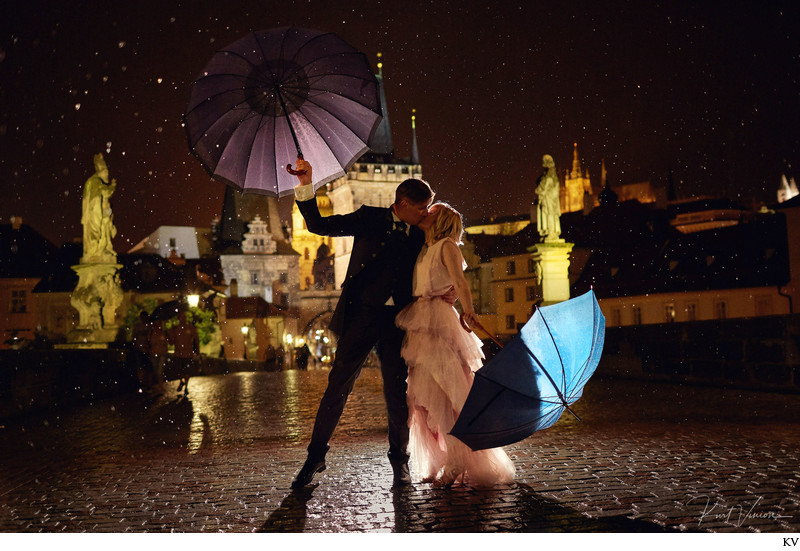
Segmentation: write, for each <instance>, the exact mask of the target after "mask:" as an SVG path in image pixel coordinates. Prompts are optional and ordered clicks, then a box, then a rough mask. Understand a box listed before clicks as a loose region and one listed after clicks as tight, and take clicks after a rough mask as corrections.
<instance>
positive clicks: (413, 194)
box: [394, 178, 436, 203]
mask: <svg viewBox="0 0 800 551" xmlns="http://www.w3.org/2000/svg"><path fill="white" fill-rule="evenodd" d="M434 195H436V194H435V193H434V192H433V190H432V189H431V186H430V185H429V184H428V182H426V181H425V180H418V179H416V178H409V179H407V180H404V181H403V182H402V183H401V184H400V185H399V186H397V190H395V192H394V202H395V203H400V201H402V200H403V199H405V200H407V201H408V202H409V203H428V202H430V201H431V200H432V199H433V196H434Z"/></svg>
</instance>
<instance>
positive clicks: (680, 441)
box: [0, 369, 800, 533]
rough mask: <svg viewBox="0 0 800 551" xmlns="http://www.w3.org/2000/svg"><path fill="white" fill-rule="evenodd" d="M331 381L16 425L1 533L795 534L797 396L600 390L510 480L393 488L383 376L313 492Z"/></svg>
mask: <svg viewBox="0 0 800 551" xmlns="http://www.w3.org/2000/svg"><path fill="white" fill-rule="evenodd" d="M326 379H327V371H314V370H312V371H285V372H280V373H265V372H259V373H238V374H232V375H227V376H214V377H197V378H193V379H192V380H191V382H190V393H189V396H188V397H187V398H182V397H181V398H178V397H177V394H176V393H175V391H174V389H175V387H176V383H174V382H173V383H172V384H171V386H170V392H169V394H168V395H165V396H163V397H160V398H147V397H146V396H143V395H126V396H122V397H119V398H116V399H112V400H108V401H103V402H101V403H97V404H94V405H92V406H85V407H80V408H74V409H70V410H62V411H58V412H53V413H49V414H38V415H29V416H27V417H24V418H18V419H14V420H6V421H5V422H4V423H2V428H1V429H0V449H2V454H1V457H2V458H1V459H0V531H4V532H84V531H87V532H144V531H147V532H169V531H177V532H208V531H214V532H216V531H225V532H489V531H495V532H626V533H630V532H634V533H636V532H661V531H663V532H677V531H703V532H705V531H710V532H784V533H785V532H798V531H800V396H798V395H787V394H777V393H764V392H746V391H739V390H721V389H715V388H704V387H687V386H679V385H673V384H665V383H642V382H634V381H621V380H612V379H601V378H595V379H593V380H592V381H590V383H589V385H588V386H587V389H586V391H585V393H584V397H583V398H582V399H581V400H580V401H579V402H578V403H577V404H576V405H575V407H574V409H575V411H576V413H578V415H580V416H581V417H582V418H583V422H577V421H575V420H574V419H573V418H571V416H564V417H562V419H561V420H560V421H559V422H558V423H557V424H556V425H555V426H554V427H552V428H550V429H548V430H546V431H543V432H541V433H539V434H536V435H534V436H533V437H530V438H528V439H526V440H524V441H523V442H521V443H518V444H515V445H513V446H508V447H507V448H506V449H507V450H508V452H509V454H510V455H511V457H512V458H513V460H514V462H515V464H516V466H517V480H516V481H515V483H514V484H512V485H509V486H504V487H498V488H495V489H492V490H482V491H478V490H474V489H469V488H463V487H458V486H457V487H454V488H452V489H440V488H434V487H432V486H431V485H430V484H423V483H415V484H414V485H412V486H411V487H407V488H404V489H400V490H392V488H391V468H390V466H389V462H388V459H387V458H386V455H385V454H386V448H387V443H386V430H385V426H386V417H385V413H384V405H383V398H382V394H381V381H380V376H379V372H378V370H377V369H365V370H364V372H363V373H362V376H361V377H360V379H359V380H358V382H357V384H356V388H355V390H354V393H353V395H352V396H351V398H350V401H349V402H348V405H347V408H346V409H345V414H344V417H343V418H342V422H341V424H340V426H339V428H338V429H337V432H336V433H335V435H334V439H333V441H332V442H331V451H330V453H329V454H328V469H327V471H325V472H324V473H322V475H321V476H318V478H317V480H316V481H315V485H314V486H312V487H310V488H308V489H306V490H304V491H301V492H292V491H291V490H290V488H289V485H290V483H291V481H292V478H293V476H294V475H295V473H296V472H297V470H298V469H299V467H300V465H301V464H302V461H303V460H304V459H305V446H306V444H307V441H308V438H309V436H310V431H311V427H312V422H313V417H314V414H315V412H316V406H317V404H318V401H319V397H320V396H321V394H322V392H323V390H324V387H325V383H326Z"/></svg>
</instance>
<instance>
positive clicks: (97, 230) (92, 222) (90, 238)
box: [81, 153, 117, 261]
mask: <svg viewBox="0 0 800 551" xmlns="http://www.w3.org/2000/svg"><path fill="white" fill-rule="evenodd" d="M94 168H95V172H94V174H93V175H92V176H91V177H89V179H88V180H86V183H85V184H84V186H83V205H82V206H83V210H82V215H81V224H83V257H84V258H86V259H95V258H104V259H105V258H113V259H114V260H115V261H116V258H117V255H116V253H115V252H114V247H113V245H112V244H111V240H112V239H113V238H114V236H115V235H117V228H116V227H115V226H114V215H113V213H112V212H111V201H110V200H111V196H112V195H113V194H114V191H115V190H116V189H117V181H116V180H111V182H110V183H109V180H108V166H107V165H106V161H105V159H103V154H102V153H98V154H97V155H95V156H94Z"/></svg>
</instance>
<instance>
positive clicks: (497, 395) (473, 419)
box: [467, 388, 505, 425]
mask: <svg viewBox="0 0 800 551" xmlns="http://www.w3.org/2000/svg"><path fill="white" fill-rule="evenodd" d="M504 390H505V389H503V388H501V389H500V390H498V391H497V394H495V395H494V396H492V399H491V400H489V401H488V402H486V405H484V406H483V408H481V410H480V411H479V412H478V413H476V414H475V416H474V417H473V418H472V419H471V420H470V421H469V423H467V425H471V424H472V423H474V422H475V420H476V419H477V418H478V417H480V416H481V415H483V412H484V411H486V410H487V409H488V408H489V406H490V405H492V403H493V402H494V401H495V400H497V398H498V397H499V396H500V395H501V394H502V393H503V391H504Z"/></svg>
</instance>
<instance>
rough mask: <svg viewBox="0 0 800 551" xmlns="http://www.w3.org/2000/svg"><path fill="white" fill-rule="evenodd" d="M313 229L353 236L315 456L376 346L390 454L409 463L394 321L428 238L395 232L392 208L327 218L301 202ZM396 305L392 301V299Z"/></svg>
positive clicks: (403, 370) (404, 371)
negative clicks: (365, 361)
mask: <svg viewBox="0 0 800 551" xmlns="http://www.w3.org/2000/svg"><path fill="white" fill-rule="evenodd" d="M297 206H298V208H299V209H300V212H301V213H302V215H303V217H304V218H305V220H306V227H307V228H308V230H309V231H310V232H312V233H316V234H319V235H329V236H348V235H352V236H354V241H353V248H352V252H351V256H350V263H349V265H348V267H347V274H346V276H345V280H344V283H343V284H342V294H341V297H340V298H339V303H338V304H337V305H336V309H335V310H334V313H333V317H332V319H331V323H330V328H331V330H332V331H334V332H335V333H336V334H337V335H338V336H339V341H338V345H337V350H336V358H335V360H334V362H333V366H332V367H331V372H330V375H329V378H328V388H327V389H326V390H325V394H324V396H323V397H322V401H321V403H320V406H319V410H318V411H317V418H316V421H315V423H314V432H313V434H312V437H311V444H309V446H308V454H309V458H319V459H322V458H324V457H325V453H326V452H327V451H328V441H329V440H330V438H331V435H332V434H333V431H334V429H335V428H336V425H337V424H338V422H339V418H340V417H341V414H342V411H343V409H344V406H345V403H346V402H347V397H348V395H349V394H350V391H351V390H352V389H353V385H354V384H355V380H356V378H357V377H358V375H359V373H360V372H361V366H362V364H363V363H364V360H365V359H366V357H367V355H368V354H369V352H370V350H371V349H372V348H373V347H377V352H378V358H379V359H380V362H381V373H382V375H383V387H384V396H385V398H386V407H387V411H388V417H389V459H390V461H391V462H392V465H393V466H396V465H398V464H402V463H405V462H406V461H407V460H408V454H407V449H406V448H407V446H408V406H407V404H406V378H407V375H408V368H407V367H406V364H405V362H404V361H403V359H402V357H401V356H400V347H401V345H402V342H403V332H402V331H401V330H400V329H398V328H397V327H396V326H395V324H394V318H395V316H396V315H397V313H398V312H399V311H400V310H401V309H402V308H403V307H404V306H405V305H407V304H408V303H409V302H410V301H411V296H412V289H411V285H412V277H413V271H414V264H415V262H416V259H417V256H418V255H419V252H420V250H421V248H422V245H423V243H424V240H425V237H424V234H423V232H422V230H420V229H418V228H416V227H415V226H411V228H410V231H409V234H408V235H406V234H405V233H404V232H401V231H398V230H396V229H395V225H394V223H393V218H392V209H391V208H377V207H369V206H362V207H361V208H359V209H358V210H357V211H355V212H353V213H351V214H346V215H334V216H327V217H322V216H321V215H320V213H319V209H318V208H317V201H316V198H312V199H310V200H308V201H297ZM390 298H391V299H392V302H393V303H394V305H391V306H387V304H386V303H387V302H389V299H390Z"/></svg>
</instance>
